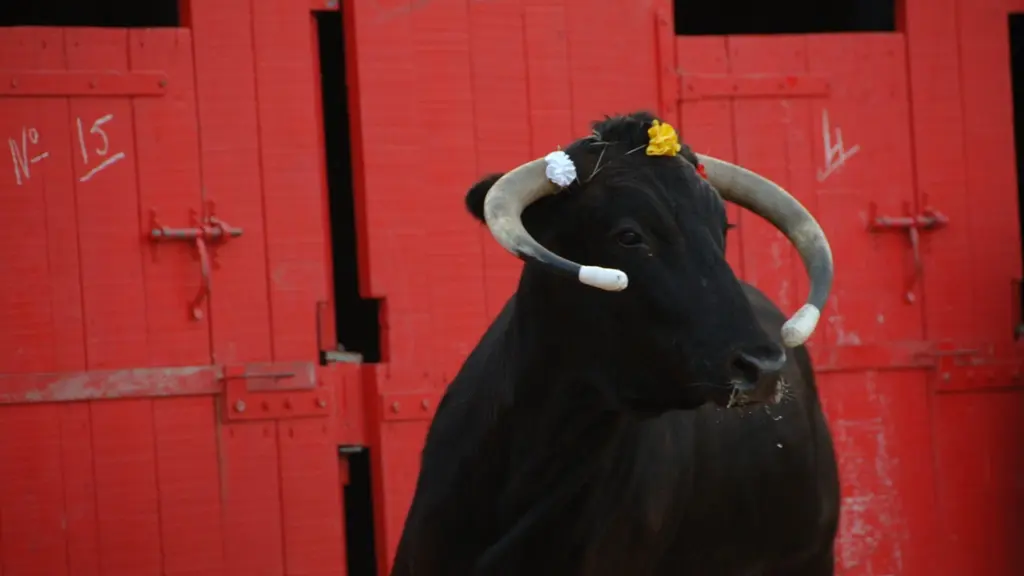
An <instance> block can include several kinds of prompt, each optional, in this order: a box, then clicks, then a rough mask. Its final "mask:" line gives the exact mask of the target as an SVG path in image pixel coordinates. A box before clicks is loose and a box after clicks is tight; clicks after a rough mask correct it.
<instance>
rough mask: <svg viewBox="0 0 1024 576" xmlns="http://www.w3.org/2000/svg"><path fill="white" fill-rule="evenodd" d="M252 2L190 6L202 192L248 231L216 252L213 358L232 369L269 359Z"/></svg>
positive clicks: (268, 326)
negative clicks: (240, 364)
mask: <svg viewBox="0 0 1024 576" xmlns="http://www.w3.org/2000/svg"><path fill="white" fill-rule="evenodd" d="M250 4H251V3H250V1H249V0H227V1H224V2H193V3H192V6H191V27H192V35H193V44H194V51H195V77H196V96H197V101H198V117H199V124H200V126H201V127H202V129H201V130H200V146H201V153H202V178H203V188H204V191H205V194H206V197H207V198H208V199H209V200H212V201H214V202H216V203H217V210H218V212H219V213H220V215H221V216H222V217H223V218H225V219H228V221H230V222H231V223H232V224H233V225H235V226H239V227H241V228H242V229H243V230H244V231H245V232H244V235H243V236H242V238H240V239H239V240H238V241H237V242H233V243H232V244H230V245H228V246H225V247H224V248H221V249H219V250H218V257H219V261H220V266H219V267H218V268H216V269H214V271H213V281H214V285H215V286H216V288H215V291H216V292H215V294H214V295H213V297H212V300H211V303H210V308H211V322H212V328H213V353H214V357H215V358H216V359H217V362H223V363H229V364H230V363H236V362H252V361H254V360H267V359H269V358H271V352H270V350H271V348H270V301H269V299H268V287H267V283H268V275H267V258H266V235H265V231H264V219H263V198H262V191H261V180H260V168H259V167H260V156H259V144H260V141H259V131H258V126H259V124H258V122H257V116H256V86H255V80H254V79H253V67H254V62H253V38H252V27H251V20H252V11H251V6H250Z"/></svg>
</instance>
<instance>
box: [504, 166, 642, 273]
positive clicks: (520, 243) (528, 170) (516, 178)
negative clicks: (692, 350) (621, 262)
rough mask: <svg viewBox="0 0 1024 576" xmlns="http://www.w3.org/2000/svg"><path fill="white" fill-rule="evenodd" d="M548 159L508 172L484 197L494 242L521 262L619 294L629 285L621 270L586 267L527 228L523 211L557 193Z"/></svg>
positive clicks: (557, 189)
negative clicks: (543, 242) (544, 243)
mask: <svg viewBox="0 0 1024 576" xmlns="http://www.w3.org/2000/svg"><path fill="white" fill-rule="evenodd" d="M546 167H547V163H546V162H545V160H544V158H538V159H537V160H533V161H532V162H527V163H526V164H523V165H522V166H519V167H518V168H515V169H514V170H511V171H510V172H508V173H506V174H505V175H504V176H502V177H501V178H499V179H498V181H497V182H495V183H494V185H493V186H491V189H490V190H488V192H487V196H486V197H485V198H484V220H486V221H487V227H488V228H489V229H490V231H491V234H492V235H493V236H494V239H495V240H497V241H498V244H501V246H502V247H503V248H505V249H506V250H508V251H509V252H511V253H512V254H514V255H515V256H516V257H517V258H519V259H521V260H524V261H526V260H530V261H534V262H537V263H539V264H541V265H543V266H546V267H547V268H550V269H551V270H552V271H554V272H557V273H559V274H564V275H567V276H573V277H575V278H577V279H578V280H579V281H580V282H582V283H583V284H586V285H588V286H593V287H595V288H601V289H602V290H608V291H611V292H617V291H619V290H623V289H625V288H626V286H627V285H628V284H629V278H627V277H626V273H625V272H623V271H621V270H614V269H611V268H601V267H600V266H582V265H580V264H577V263H576V262H573V261H572V260H566V259H565V258H562V257H561V256H559V255H558V254H555V253H554V252H551V251H550V250H548V249H547V248H545V247H544V246H541V244H540V243H539V242H537V241H536V240H535V239H534V238H533V236H531V235H530V233H529V232H527V231H526V227H524V226H523V218H522V215H523V210H525V209H526V207H527V206H529V205H530V204H533V203H534V202H536V201H537V200H539V199H541V198H543V197H544V196H550V195H552V194H556V193H557V192H558V191H559V188H558V186H557V185H555V184H554V183H553V182H551V181H550V180H548V178H547V175H546V174H545V169H546Z"/></svg>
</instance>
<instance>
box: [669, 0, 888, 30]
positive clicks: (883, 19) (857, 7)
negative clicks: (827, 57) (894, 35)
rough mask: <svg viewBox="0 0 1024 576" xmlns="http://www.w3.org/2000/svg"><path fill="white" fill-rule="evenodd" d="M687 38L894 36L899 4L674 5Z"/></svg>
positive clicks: (836, 0) (731, 0)
mask: <svg viewBox="0 0 1024 576" xmlns="http://www.w3.org/2000/svg"><path fill="white" fill-rule="evenodd" d="M674 7H675V29H676V34H679V35H682V36H705V35H727V34H813V33H824V32H892V31H895V30H896V1H895V0H832V1H825V0H780V1H778V2H749V1H747V0H714V1H708V0H700V1H698V0H675V2H674Z"/></svg>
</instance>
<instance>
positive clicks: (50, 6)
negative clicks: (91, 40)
mask: <svg viewBox="0 0 1024 576" xmlns="http://www.w3.org/2000/svg"><path fill="white" fill-rule="evenodd" d="M180 25H181V12H180V11H179V9H178V0H0V27H6V26H57V27H66V26H91V27H104V28H107V27H109V28H162V27H177V26H180Z"/></svg>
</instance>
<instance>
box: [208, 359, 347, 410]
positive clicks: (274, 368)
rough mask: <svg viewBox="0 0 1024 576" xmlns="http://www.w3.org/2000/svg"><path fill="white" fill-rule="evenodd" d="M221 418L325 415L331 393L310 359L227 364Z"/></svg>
mask: <svg viewBox="0 0 1024 576" xmlns="http://www.w3.org/2000/svg"><path fill="white" fill-rule="evenodd" d="M221 380H222V381H223V383H224V408H225V414H224V416H225V418H226V419H227V420H231V421H249V420H286V419H291V418H312V417H326V416H329V415H330V414H331V412H332V407H331V395H330V394H329V391H328V389H327V388H326V387H325V386H324V385H323V383H322V382H321V381H320V379H319V378H318V377H317V367H316V365H315V364H313V363H312V362H294V363H275V364H271V365H262V366H261V365H241V366H227V367H225V368H224V370H223V372H222V376H221Z"/></svg>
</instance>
